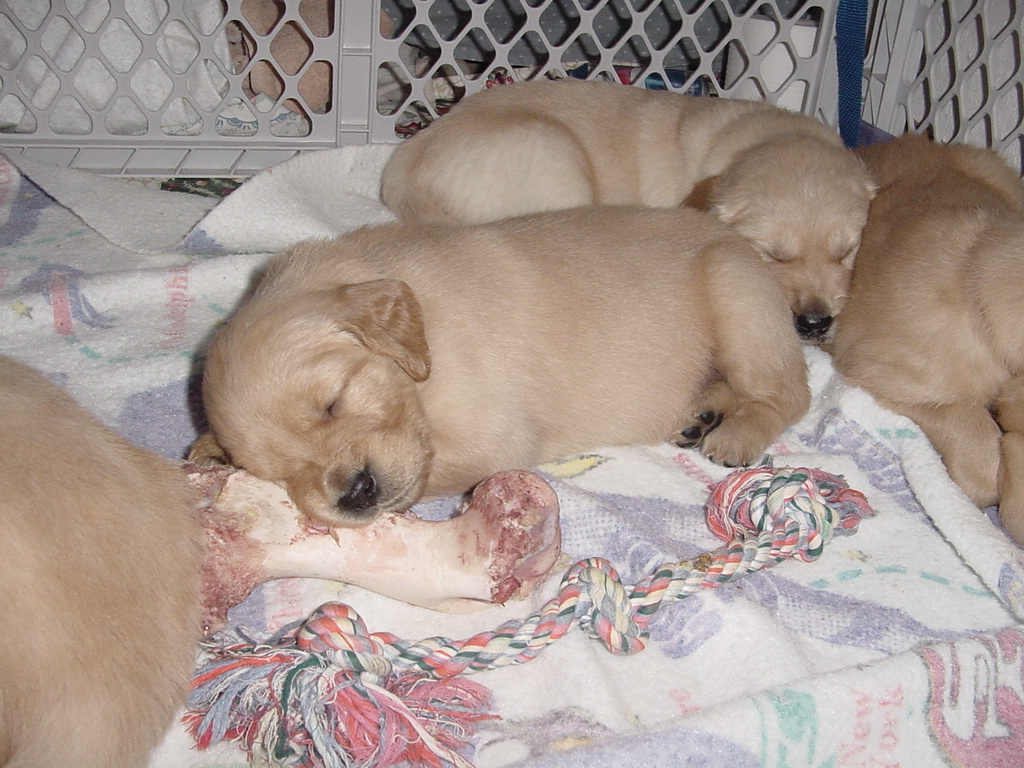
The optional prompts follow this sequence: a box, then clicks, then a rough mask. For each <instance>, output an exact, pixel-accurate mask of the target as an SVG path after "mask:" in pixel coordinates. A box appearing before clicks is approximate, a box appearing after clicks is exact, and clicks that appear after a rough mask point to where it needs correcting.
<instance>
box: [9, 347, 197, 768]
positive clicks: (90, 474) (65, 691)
mask: <svg viewBox="0 0 1024 768" xmlns="http://www.w3.org/2000/svg"><path fill="white" fill-rule="evenodd" d="M0 434H2V435H3V452H2V453H0V526H2V527H3V531H4V545H3V546H4V552H3V554H2V555H0V765H2V766H6V768H15V767H17V768H39V767H40V766H61V768H139V766H144V765H146V763H147V761H148V757H149V754H150V752H151V750H153V748H154V747H156V746H157V744H159V743H160V741H161V740H162V738H163V736H164V734H165V732H166V730H167V729H168V728H169V727H170V725H171V723H172V721H173V719H174V715H175V713H176V711H177V710H178V708H179V707H180V706H181V705H182V704H183V703H184V701H185V694H186V692H187V689H188V685H189V681H190V680H191V672H192V667H193V663H194V659H195V653H196V649H197V642H198V639H199V637H198V635H199V587H198V571H199V555H200V551H201V550H200V540H199V538H198V530H199V528H198V524H197V523H196V522H195V521H194V519H193V517H192V515H193V510H192V506H191V504H190V500H189V496H188V494H187V492H186V490H185V479H184V476H183V475H180V474H179V472H178V471H177V470H176V469H175V468H174V466H172V465H171V464H170V463H169V462H165V461H164V460H162V459H159V458H158V457H156V456H153V455H151V454H149V453H147V452H145V451H143V450H141V449H139V448H136V447H134V446H132V445H131V444H129V443H127V442H126V441H124V440H122V439H121V438H120V437H117V436H116V435H114V434H113V433H112V432H110V431H109V430H108V429H106V428H105V427H103V426H102V425H101V424H100V423H99V422H98V421H96V420H95V419H94V418H92V417H91V416H90V415H89V414H88V413H86V412H85V411H84V410H83V409H82V408H80V407H79V406H78V405H77V404H75V403H74V402H73V401H72V400H71V398H70V397H68V396H67V395H66V394H64V393H63V392H62V391H60V390H59V389H57V388H56V387H54V386H53V385H51V384H50V383H49V382H48V381H47V380H46V379H45V378H44V377H43V376H42V375H40V374H39V373H37V372H35V371H33V370H32V369H30V368H27V367H25V366H23V365H21V364H20V363H16V362H15V361H13V360H11V359H9V358H5V357H0Z"/></svg>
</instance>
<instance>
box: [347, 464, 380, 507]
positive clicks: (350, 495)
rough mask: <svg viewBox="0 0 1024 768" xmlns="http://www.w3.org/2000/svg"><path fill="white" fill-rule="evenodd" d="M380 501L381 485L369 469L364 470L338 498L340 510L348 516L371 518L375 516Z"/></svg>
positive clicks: (358, 473) (357, 474)
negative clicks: (375, 508) (375, 509)
mask: <svg viewBox="0 0 1024 768" xmlns="http://www.w3.org/2000/svg"><path fill="white" fill-rule="evenodd" d="M379 500H380V484H379V483H378V482H377V478H376V477H374V475H373V473H372V472H371V471H370V470H369V469H366V468H363V469H361V470H360V471H359V472H357V473H356V475H355V476H354V477H353V478H352V481H351V482H350V483H349V486H348V488H347V489H346V491H345V492H344V493H343V494H342V495H341V496H340V497H339V498H338V509H339V510H340V511H341V512H342V513H343V514H346V515H355V516H362V515H366V516H367V517H369V516H372V515H373V514H374V507H376V506H377V502H378V501H379Z"/></svg>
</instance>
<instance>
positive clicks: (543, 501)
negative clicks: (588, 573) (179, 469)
mask: <svg viewBox="0 0 1024 768" xmlns="http://www.w3.org/2000/svg"><path fill="white" fill-rule="evenodd" d="M187 474H188V477H189V480H190V481H191V483H192V484H193V486H195V487H196V488H197V489H198V490H199V491H200V495H201V501H200V503H199V506H198V513H199V519H200V522H201V523H202V525H203V528H204V529H205V531H206V536H207V542H208V553H207V557H206V562H205V564H204V573H203V593H204V600H203V602H204V628H205V629H206V631H207V632H211V631H213V630H216V629H219V628H221V627H222V626H223V625H224V623H225V621H226V619H227V612H228V609H229V608H230V607H231V606H233V605H236V604H238V603H240V602H242V601H243V600H244V599H245V598H246V597H247V596H248V595H249V593H250V592H252V590H253V589H255V588H256V587H257V586H258V585H259V584H261V583H263V582H265V581H269V580H271V579H280V578H288V577H306V578H318V579H331V580H334V581H343V582H345V583H348V584H354V585H356V586H359V587H363V588H365V589H369V590H372V591H374V592H378V593H380V594H382V595H386V596H388V597H393V598H396V599H399V600H403V601H405V602H407V603H412V604H414V605H420V606H424V607H427V608H433V609H435V610H441V611H448V612H467V611H472V610H477V609H479V608H482V607H485V606H487V605H490V604H494V603H503V602H505V601H506V600H509V599H511V598H512V597H514V596H522V595H525V594H526V593H528V592H529V591H530V590H531V589H533V588H534V587H535V586H537V584H538V583H539V582H540V580H541V578H542V577H543V576H544V575H545V574H546V573H547V572H548V571H549V570H551V568H552V566H553V565H554V564H555V562H556V560H557V559H558V557H559V555H560V552H561V530H560V528H559V523H558V499H557V497H556V496H555V493H554V491H553V490H552V489H551V487H550V486H549V485H548V484H547V483H546V482H544V480H543V479H541V478H540V477H538V476H537V475H534V474H532V473H530V472H523V471H510V472H501V473H499V474H497V475H494V476H493V477H490V478H488V479H486V480H484V481H483V482H482V483H480V484H479V485H478V486H477V487H476V488H475V489H474V491H473V492H472V494H471V495H469V496H468V497H467V498H466V500H465V501H464V502H463V504H462V507H461V508H460V510H459V512H458V513H457V514H456V516H455V517H453V518H451V519H449V520H443V521H439V522H430V521H427V520H423V519H421V518H417V517H415V516H413V515H381V516H380V517H378V518H377V519H376V520H374V521H373V522H372V523H370V524H368V525H366V526H363V527H359V528H339V529H328V528H323V527H318V526H315V525H314V524H313V523H312V522H311V521H310V520H309V518H307V517H306V516H305V515H303V514H302V513H301V512H299V510H298V509H297V508H296V507H295V505H294V504H293V503H292V502H291V500H290V499H289V498H288V494H287V493H286V492H285V491H284V489H283V488H281V487H280V486H278V485H275V484H274V483H270V482H267V481H265V480H260V479H259V478H257V477H255V476H253V475H250V474H249V473H247V472H245V471H243V470H239V469H234V468H232V467H224V466H216V467H198V466H195V465H189V466H188V467H187Z"/></svg>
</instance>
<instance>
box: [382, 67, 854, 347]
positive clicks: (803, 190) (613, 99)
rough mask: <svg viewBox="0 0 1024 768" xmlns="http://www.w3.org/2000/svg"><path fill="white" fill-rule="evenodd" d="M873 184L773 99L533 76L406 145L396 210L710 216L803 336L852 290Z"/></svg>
mask: <svg viewBox="0 0 1024 768" xmlns="http://www.w3.org/2000/svg"><path fill="white" fill-rule="evenodd" d="M873 190H874V185H873V183H872V181H871V180H870V178H869V177H868V174H867V172H866V171H865V169H864V167H863V165H862V164H861V163H860V161H859V160H858V159H857V158H856V157H855V156H854V155H853V153H852V152H849V151H848V150H846V149H845V148H844V147H843V144H842V141H841V140H840V138H839V136H838V134H837V133H836V132H835V131H834V130H832V129H831V128H829V127H828V126H826V125H824V124H823V123H821V122H819V121H818V120H815V119H814V118H811V117H807V116H806V115H801V114H798V113H796V112H791V111H789V110H785V109H781V108H778V107H773V106H770V105H768V104H767V103H762V102H755V101H746V100H739V99H714V98H707V97H697V96H685V95H681V94H676V93H670V92H667V91H645V90H643V89H640V88H634V87H630V86H625V85H616V84H611V83H600V82H584V81H579V80H563V81H552V80H537V81H531V82H524V83H517V84H514V85H510V86H502V87H500V88H494V89H491V90H487V91H482V92H480V93H477V94H474V95H473V96H470V97H468V98H467V99H465V100H464V101H462V102H460V103H459V104H458V105H456V106H455V107H454V108H453V109H452V111H451V112H449V113H448V114H446V115H445V116H444V117H442V118H440V119H439V120H437V121H436V122H435V123H434V124H433V125H431V126H430V128H429V129H427V130H425V131H422V132H421V133H419V134H417V135H416V136H413V137H412V138H410V139H409V140H407V141H405V142H404V143H402V144H401V145H400V146H399V147H398V148H397V149H396V150H395V152H394V154H393V155H392V157H391V159H390V160H389V162H388V164H387V166H386V167H385V169H384V174H383V179H382V186H381V196H382V199H383V200H384V202H385V203H386V204H387V205H388V206H389V207H390V208H391V209H392V210H393V211H394V212H395V213H396V214H397V215H398V216H399V217H401V218H403V219H409V220H415V221H422V222H468V223H479V222H485V221H492V220H494V219H500V218H504V217H506V216H515V215H519V214H524V213H532V212H537V211H546V210H556V209H561V208H573V207H576V206H583V205H592V204H627V205H644V206H653V207H659V208H675V207H677V206H679V205H680V204H682V203H684V202H687V203H689V204H690V205H692V206H694V207H698V208H702V209H706V210H710V211H711V212H712V213H714V214H716V215H717V216H718V217H719V218H720V219H721V220H722V221H724V222H726V223H727V224H729V225H731V226H732V227H733V228H735V229H736V231H737V232H739V233H740V234H741V235H743V236H744V237H746V238H747V239H748V240H750V241H751V242H752V243H753V244H754V246H755V247H756V248H757V250H758V251H759V252H760V253H761V255H762V256H764V258H765V259H767V260H768V261H769V262H770V263H771V264H772V265H773V266H774V267H775V269H776V271H777V277H778V279H779V280H780V281H781V283H782V284H783V286H785V288H786V293H787V296H786V298H787V301H788V304H789V306H790V308H791V309H792V311H793V315H794V320H795V322H796V325H797V329H798V331H799V332H800V335H801V337H802V338H804V339H806V340H809V341H816V342H818V341H822V340H823V339H824V338H825V337H826V336H827V335H828V332H829V328H830V326H831V323H832V318H833V316H834V315H835V314H836V313H837V312H839V309H840V307H841V306H842V301H843V298H844V297H845V296H846V291H847V287H848V284H849V278H850V268H851V267H852V265H853V260H854V257H855V255H856V253H857V245H858V243H859V242H860V231H861V228H862V227H863V226H864V221H865V218H866V216H867V209H868V203H869V202H870V200H871V196H872V194H873Z"/></svg>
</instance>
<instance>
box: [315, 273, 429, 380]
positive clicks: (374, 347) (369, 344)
mask: <svg viewBox="0 0 1024 768" xmlns="http://www.w3.org/2000/svg"><path fill="white" fill-rule="evenodd" d="M334 298H335V300H336V304H335V309H334V311H333V312H332V317H333V319H334V320H335V322H337V323H338V325H339V326H340V327H341V329H342V330H344V331H348V332H349V333H351V334H353V335H354V336H355V337H356V338H357V339H359V341H360V342H361V343H362V344H363V345H365V346H366V348H367V349H369V350H371V351H372V352H376V353H377V354H378V355H384V356H385V357H390V358H391V359H392V360H394V361H395V362H396V363H398V364H399V365H400V366H401V367H402V370H404V371H405V372H406V373H407V374H409V375H410V376H411V377H412V378H413V379H414V380H415V381H426V379H427V377H428V376H430V347H428V346H427V337H426V333H425V332H424V330H423V311H422V310H421V309H420V304H419V302H418V301H416V297H415V296H414V295H413V292H412V289H411V288H410V287H409V286H408V285H407V284H406V283H404V282H402V281H401V280H371V281H370V282H367V283H355V284H353V285H345V286H342V287H341V288H339V289H337V291H336V292H335V295H334Z"/></svg>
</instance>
